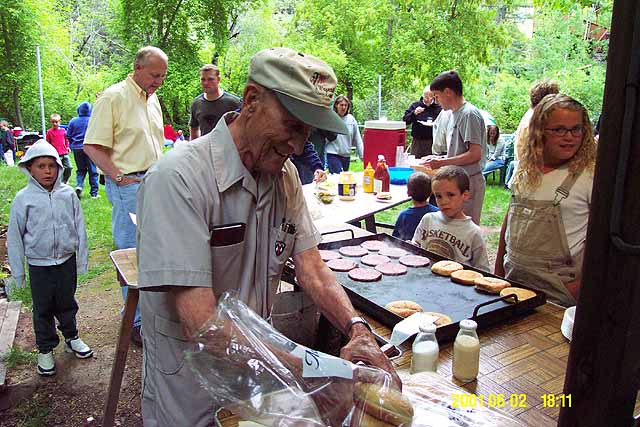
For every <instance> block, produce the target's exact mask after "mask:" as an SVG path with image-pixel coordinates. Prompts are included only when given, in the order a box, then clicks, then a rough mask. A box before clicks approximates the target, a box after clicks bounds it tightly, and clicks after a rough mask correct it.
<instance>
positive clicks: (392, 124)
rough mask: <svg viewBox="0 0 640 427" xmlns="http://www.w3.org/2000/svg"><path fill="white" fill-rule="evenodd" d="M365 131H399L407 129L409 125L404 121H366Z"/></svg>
mask: <svg viewBox="0 0 640 427" xmlns="http://www.w3.org/2000/svg"><path fill="white" fill-rule="evenodd" d="M364 128H365V129H386V130H397V129H406V128H407V124H406V123H405V122H402V121H394V120H366V121H365V122H364Z"/></svg>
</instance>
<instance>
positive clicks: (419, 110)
mask: <svg viewBox="0 0 640 427" xmlns="http://www.w3.org/2000/svg"><path fill="white" fill-rule="evenodd" d="M423 111H424V107H416V109H415V110H413V114H415V115H416V116H417V115H418V114H421V113H422V112H423Z"/></svg>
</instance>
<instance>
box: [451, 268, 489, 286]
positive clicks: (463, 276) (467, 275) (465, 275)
mask: <svg viewBox="0 0 640 427" xmlns="http://www.w3.org/2000/svg"><path fill="white" fill-rule="evenodd" d="M481 277H483V276H482V273H478V272H477V271H473V270H457V271H454V272H452V273H451V280H453V281H454V282H456V283H460V284H461V285H469V286H473V284H474V280H476V279H479V278H481Z"/></svg>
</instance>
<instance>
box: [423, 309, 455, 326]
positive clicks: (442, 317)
mask: <svg viewBox="0 0 640 427" xmlns="http://www.w3.org/2000/svg"><path fill="white" fill-rule="evenodd" d="M424 314H428V315H429V316H434V317H437V318H438V320H436V321H435V325H436V326H444V325H450V324H451V323H453V320H451V317H449V316H447V315H446V314H442V313H436V312H435V311H425V312H424Z"/></svg>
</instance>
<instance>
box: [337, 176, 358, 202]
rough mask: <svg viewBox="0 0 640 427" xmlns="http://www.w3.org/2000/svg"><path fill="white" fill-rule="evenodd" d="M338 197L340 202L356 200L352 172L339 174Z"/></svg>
mask: <svg viewBox="0 0 640 427" xmlns="http://www.w3.org/2000/svg"><path fill="white" fill-rule="evenodd" d="M338 195H339V196H340V200H354V199H355V198H356V177H355V176H353V172H349V171H345V172H340V178H339V179H338Z"/></svg>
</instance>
